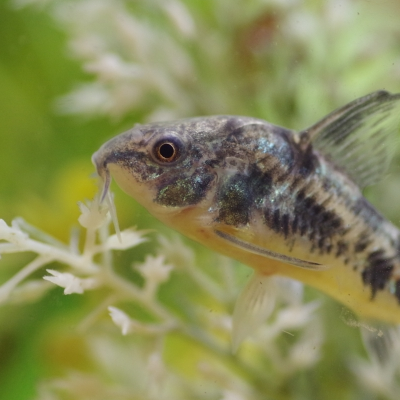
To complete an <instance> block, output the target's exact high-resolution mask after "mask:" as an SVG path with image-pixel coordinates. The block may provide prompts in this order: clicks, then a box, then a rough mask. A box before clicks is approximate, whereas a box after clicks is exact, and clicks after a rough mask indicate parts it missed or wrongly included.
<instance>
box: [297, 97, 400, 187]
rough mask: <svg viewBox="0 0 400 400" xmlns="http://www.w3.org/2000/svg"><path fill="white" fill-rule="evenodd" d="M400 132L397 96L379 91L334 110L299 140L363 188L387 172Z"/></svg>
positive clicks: (399, 111) (303, 133) (301, 135)
mask: <svg viewBox="0 0 400 400" xmlns="http://www.w3.org/2000/svg"><path fill="white" fill-rule="evenodd" d="M399 129H400V94H390V93H389V92H386V91H383V90H382V91H377V92H374V93H371V94H369V95H367V96H364V97H361V98H359V99H357V100H354V101H352V102H351V103H349V104H347V105H345V106H343V107H341V108H339V109H337V110H335V111H333V112H332V113H330V114H328V115H327V116H326V117H325V118H323V119H322V120H320V121H319V122H317V123H316V124H314V125H312V126H311V127H310V128H308V129H305V130H304V131H302V132H300V138H301V141H302V145H306V144H307V143H311V144H312V145H313V147H314V149H316V150H317V151H318V152H320V153H321V154H322V155H324V156H326V158H328V159H329V160H330V161H332V162H333V163H334V164H335V165H337V166H338V167H339V168H341V169H342V170H343V171H344V172H345V173H346V174H347V175H348V176H349V177H350V178H351V179H353V181H354V182H355V183H357V184H358V185H359V186H360V187H364V186H368V185H372V184H373V183H375V182H376V181H377V180H378V179H379V178H380V177H381V176H382V175H383V174H384V173H385V172H386V170H387V168H388V166H389V163H390V160H391V158H392V156H393V154H394V150H395V140H396V132H398V131H399Z"/></svg>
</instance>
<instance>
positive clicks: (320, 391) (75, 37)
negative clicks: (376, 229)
mask: <svg viewBox="0 0 400 400" xmlns="http://www.w3.org/2000/svg"><path fill="white" fill-rule="evenodd" d="M399 7H400V6H399V5H398V4H397V3H396V4H395V2H393V3H391V4H389V2H382V3H380V4H371V3H367V2H359V1H355V0H354V1H353V0H340V1H333V0H332V1H326V2H318V1H316V0H310V1H303V0H283V1H277V0H271V1H266V0H257V1H251V2H248V1H244V0H240V1H238V2H235V3H234V4H233V2H232V1H229V0H218V1H214V0H203V1H201V2H199V1H195V0H138V1H129V0H42V1H40V0H9V1H8V2H3V4H0V19H1V23H0V32H2V33H4V34H2V35H1V36H0V37H1V41H2V54H1V55H0V82H1V83H2V87H3V88H4V89H3V90H2V91H1V92H0V109H1V110H2V118H1V119H0V131H1V138H2V139H1V145H0V170H1V171H2V175H1V179H0V193H1V196H0V255H1V259H0V360H1V363H0V364H1V365H0V393H2V397H3V396H4V398H10V399H11V398H12V399H14V398H18V399H20V400H25V399H35V400H59V399H60V400H61V399H62V400H64V399H73V400H80V399H82V400H83V399H85V400H86V399H91V400H92V399H94V400H97V399H99V400H100V399H101V400H102V399H117V400H119V399H121V400H122V399H123V400H125V399H129V400H130V399H161V400H162V399H168V400H169V399H174V400H175V399H185V400H186V399H199V400H203V399H204V400H206V399H207V400H208V399H213V400H214V399H215V400H249V399H252V400H253V399H254V400H257V399H260V400H261V399H278V400H286V399H299V400H300V399H313V398H318V399H324V400H330V399H332V400H333V399H335V400H336V399H338V398H346V399H359V398H363V399H364V398H365V399H367V398H368V399H390V400H393V399H397V397H398V393H399V375H400V365H399V361H398V360H399V359H400V357H398V355H399V346H398V343H399V338H398V333H397V331H396V330H393V331H390V335H387V336H385V338H387V339H388V341H389V342H390V343H389V346H388V348H390V349H391V356H390V357H388V361H385V363H382V360H380V359H379V358H377V357H376V354H377V353H376V352H375V350H374V348H375V347H376V346H374V345H373V338H374V337H376V336H377V335H375V336H374V335H369V334H368V332H369V331H368V326H367V325H365V326H364V328H365V329H363V330H362V332H363V335H362V336H364V338H363V340H362V338H360V334H359V331H358V329H355V328H354V327H352V325H353V326H356V327H358V326H360V323H359V322H358V321H355V320H354V319H353V317H351V318H348V317H346V318H342V315H343V312H342V307H341V306H340V305H338V304H336V303H335V302H334V301H332V300H330V299H327V298H326V297H324V296H323V295H322V294H319V293H316V292H315V291H313V290H311V289H309V288H306V289H305V290H304V288H303V287H302V285H301V284H299V283H298V282H293V281H290V280H286V279H282V278H279V277H276V278H274V279H272V280H265V281H264V278H263V277H260V276H257V275H252V276H250V275H251V272H250V270H249V269H248V268H247V267H245V266H243V265H240V264H239V263H237V262H235V261H232V260H229V259H227V258H225V257H222V256H218V255H216V254H213V253H210V252H208V251H207V249H204V248H201V247H200V246H198V245H195V244H193V243H192V242H190V241H187V240H186V239H184V238H181V237H180V236H178V235H177V234H173V233H171V232H170V231H169V230H168V229H167V228H165V227H163V226H161V225H160V224H159V223H157V222H156V221H154V220H153V219H152V218H151V217H150V216H148V214H147V213H146V212H145V211H144V210H143V209H142V208H140V206H138V205H137V204H135V203H134V201H133V200H131V199H128V198H127V197H126V196H125V195H124V194H122V193H121V192H120V191H119V190H118V189H117V188H115V190H116V197H115V201H116V203H117V210H118V215H119V219H120V222H121V228H122V230H121V232H119V228H118V226H116V229H115V231H116V232H115V233H112V228H111V227H110V222H111V220H112V219H114V220H115V211H114V210H113V207H110V205H111V204H112V203H111V202H109V203H106V202H104V203H101V202H99V198H98V196H97V195H95V191H94V190H93V189H92V187H91V184H90V183H89V178H88V176H89V174H90V173H92V172H93V168H92V167H91V166H90V163H89V160H90V156H91V154H92V153H93V152H94V151H95V150H97V148H98V147H99V146H100V145H101V144H102V142H104V141H105V140H106V139H107V138H109V137H110V136H111V135H112V134H113V133H119V132H122V131H124V130H126V129H128V128H129V127H131V126H132V125H133V124H134V123H136V122H147V121H158V120H169V119H174V118H180V117H189V116H195V115H208V114H225V113H226V114H243V115H249V116H255V117H261V118H264V119H267V120H269V121H271V122H273V123H275V124H280V125H284V126H288V127H292V128H295V129H301V128H303V127H304V126H308V125H310V124H311V123H313V122H315V121H316V120H317V119H318V118H320V117H321V116H323V115H324V114H325V113H327V112H329V111H331V110H332V109H333V108H335V107H337V106H339V105H342V104H344V103H346V102H347V101H349V100H352V99H353V98H356V97H358V96H361V95H364V94H366V93H368V92H370V91H373V90H376V89H381V88H386V89H388V90H390V91H393V92H395V91H399V90H400V87H399V81H400V51H399V48H398V36H399V25H398V13H399V12H400V8H399ZM66 54H68V57H66ZM82 71H83V72H82ZM398 178H399V177H398V173H397V172H396V171H395V170H394V171H393V173H392V175H391V176H389V177H388V178H387V179H386V180H385V181H383V182H382V183H380V184H379V185H378V186H377V187H376V188H375V189H373V188H372V189H369V192H368V194H369V196H370V198H371V199H372V200H375V202H376V204H377V205H378V207H379V206H380V208H381V209H382V210H383V211H385V213H386V214H387V215H388V216H389V217H391V218H392V219H393V220H398V216H399V210H398V207H397V204H396V202H395V201H393V199H394V198H397V197H398V189H397V188H398V185H397V182H398ZM84 198H91V199H92V200H91V201H86V202H84V203H82V202H79V206H78V207H76V203H77V202H78V201H82V199H84ZM15 215H22V216H23V217H24V218H25V219H26V220H25V219H22V218H14V216H15ZM6 221H7V222H6ZM26 221H29V223H28V222H26ZM77 221H78V223H79V225H80V227H79V228H77V227H76V225H77ZM71 226H72V227H73V228H72V230H71V232H70V234H69V230H70V227H71ZM133 226H137V228H135V227H133ZM265 285H268V291H262V293H261V292H259V291H258V290H257V289H258V288H259V287H260V286H263V287H265ZM265 293H266V295H265ZM343 320H344V321H345V322H343ZM354 321H355V322H354ZM373 333H376V332H373ZM371 337H372V339H371ZM371 340H372V342H371ZM385 340H386V339H385ZM363 342H364V343H365V344H366V345H367V346H366V347H367V349H368V350H369V353H370V358H369V359H368V358H367V357H366V354H365V350H364V349H363V345H362V343H363ZM371 343H372V344H371ZM374 355H375V356H374Z"/></svg>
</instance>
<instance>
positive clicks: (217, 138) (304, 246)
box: [93, 116, 400, 323]
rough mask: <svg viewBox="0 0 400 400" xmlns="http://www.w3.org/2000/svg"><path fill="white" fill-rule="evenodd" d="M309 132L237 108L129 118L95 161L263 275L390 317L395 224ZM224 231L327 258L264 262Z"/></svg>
mask: <svg viewBox="0 0 400 400" xmlns="http://www.w3.org/2000/svg"><path fill="white" fill-rule="evenodd" d="M307 134H308V133H307V132H302V134H298V133H296V132H294V131H291V130H288V129H285V128H281V127H278V126H274V125H272V124H270V123H268V122H265V121H262V120H258V119H253V118H246V117H235V116H216V117H205V118H193V119H187V120H181V121H176V122H171V123H159V124H149V125H138V126H136V127H135V128H133V129H131V130H130V131H128V132H126V133H124V134H121V135H119V136H117V137H116V138H114V139H112V140H110V141H109V142H107V143H106V144H105V145H104V146H103V147H102V148H101V149H100V150H99V151H98V152H97V153H95V155H94V156H93V161H94V163H95V165H96V167H97V170H98V173H99V175H100V176H101V177H103V178H104V179H105V180H106V181H109V174H111V175H112V176H113V177H114V179H115V180H116V182H117V183H118V184H119V185H120V186H121V188H122V189H123V190H125V191H126V192H127V193H128V194H130V195H131V196H133V197H134V198H136V200H137V201H139V202H140V203H141V204H143V205H144V206H145V207H146V208H148V210H149V211H150V212H151V213H152V214H154V215H155V216H156V217H157V218H159V219H160V220H162V221H164V222H165V223H167V224H168V225H170V226H172V227H173V228H175V229H177V230H178V231H180V232H182V233H183V234H185V235H187V236H189V237H191V238H192V239H194V240H197V241H199V242H201V243H203V244H205V245H206V246H208V247H210V248H213V249H214V250H216V251H218V252H221V253H223V254H226V255H228V256H230V257H233V258H236V259H237V260H239V261H242V262H244V263H245V264H247V265H249V266H251V267H252V268H254V269H256V270H258V271H259V272H261V273H264V274H281V275H285V276H289V277H292V278H295V279H298V280H301V281H303V282H305V283H308V284H310V285H313V286H315V287H317V288H319V289H321V290H323V291H325V292H327V293H328V294H330V295H332V296H333V297H335V298H337V299H338V300H340V301H342V302H343V303H344V304H346V305H347V306H349V307H350V308H352V309H353V310H354V311H356V312H358V313H359V314H361V315H363V316H365V317H370V318H378V319H383V320H386V321H389V322H397V323H398V322H400V307H399V305H398V302H399V301H400V258H399V248H400V245H399V231H398V229H397V228H396V227H394V226H393V225H392V224H391V223H390V222H388V221H387V220H385V219H384V218H383V217H382V216H381V215H380V214H379V213H378V212H377V211H376V210H375V209H374V208H373V207H372V206H371V205H370V204H369V203H368V201H367V200H366V199H365V198H364V197H363V196H362V194H361V192H360V189H359V188H358V187H357V185H355V184H354V183H353V181H352V180H351V179H350V178H349V177H348V176H347V175H346V173H345V172H344V171H342V170H341V169H340V168H339V167H337V166H336V165H335V164H334V163H333V162H331V161H329V160H328V159H327V158H326V157H324V156H323V155H322V154H320V153H319V151H318V150H317V149H315V148H313V144H312V142H310V141H308V140H307ZM160 141H161V142H160ZM165 141H167V142H168V143H173V146H174V147H176V148H177V149H178V153H179V154H178V155H177V158H176V159H175V160H173V161H172V162H163V161H160V160H159V159H157V156H156V155H155V149H156V148H159V146H160V144H159V143H164V142H165ZM218 232H219V233H220V234H218ZM221 232H222V233H221ZM224 236H226V237H235V238H238V239H240V240H241V241H243V242H246V243H251V244H253V245H255V246H258V247H259V248H262V249H266V250H268V251H273V252H275V253H279V254H282V255H286V256H290V257H295V258H296V259H300V260H306V261H308V262H312V263H315V264H316V265H323V266H327V267H330V268H328V269H327V270H320V271H311V270H306V269H302V268H299V267H297V266H293V265H288V264H287V263H282V262H280V261H279V260H271V259H268V258H265V257H263V256H261V255H260V254H255V253H254V252H248V251H245V249H243V248H240V246H239V247H238V246H235V245H234V243H232V242H229V241H227V240H225V239H224Z"/></svg>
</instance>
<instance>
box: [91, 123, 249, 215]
mask: <svg viewBox="0 0 400 400" xmlns="http://www.w3.org/2000/svg"><path fill="white" fill-rule="evenodd" d="M247 120H248V119H247V118H245V117H243V118H242V117H231V116H215V117H204V118H191V119H184V120H179V121H174V122H163V123H153V124H145V125H136V126H135V127H134V128H132V129H130V130H129V131H127V132H125V133H122V134H120V135H118V136H116V137H114V138H113V139H111V140H109V141H108V142H106V143H105V144H104V145H103V146H102V147H101V148H100V149H99V150H98V151H97V152H96V153H94V155H93V157H92V161H93V163H94V165H95V166H96V169H97V172H98V174H99V176H100V177H101V178H102V179H103V181H104V191H103V197H104V196H105V194H106V192H107V190H108V187H109V184H110V181H111V177H112V178H113V179H114V180H115V181H116V183H117V184H118V186H120V187H121V189H122V190H124V191H125V192H126V193H127V194H128V195H130V196H132V197H133V198H134V199H136V200H137V201H138V202H139V203H141V204H142V205H143V206H144V207H146V208H147V209H148V210H149V211H150V212H151V213H152V214H154V215H156V216H158V217H159V216H160V215H162V214H166V213H176V212H179V211H182V210H183V209H186V208H188V207H194V206H196V207H201V208H203V209H207V208H209V207H210V206H211V199H212V198H213V197H214V195H215V191H216V190H217V186H218V181H219V179H221V178H222V174H224V175H225V174H226V166H225V165H221V163H222V162H226V160H225V159H226V158H228V160H229V157H224V159H223V160H222V159H221V154H222V149H221V147H222V146H225V147H226V140H225V139H226V137H227V136H228V135H229V134H230V133H232V132H234V131H236V130H237V129H238V128H240V127H242V126H243V125H245V124H246V123H248V121H247ZM231 142H232V143H233V144H231V146H234V140H231ZM225 153H226V151H225V152H224V154H225ZM245 153H246V152H245V151H241V152H240V151H239V152H238V151H235V152H234V157H230V164H231V167H230V168H233V169H238V168H241V165H243V164H245V163H246V157H247V156H246V154H245ZM232 154H233V153H232Z"/></svg>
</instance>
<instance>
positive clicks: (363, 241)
mask: <svg viewBox="0 0 400 400" xmlns="http://www.w3.org/2000/svg"><path fill="white" fill-rule="evenodd" d="M371 243H372V239H371V237H370V235H369V234H368V233H367V232H363V233H362V234H361V235H360V236H359V238H358V240H357V242H356V243H355V244H354V252H355V253H361V252H363V251H364V250H365V249H366V248H367V247H368V246H369V245H370V244H371Z"/></svg>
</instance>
